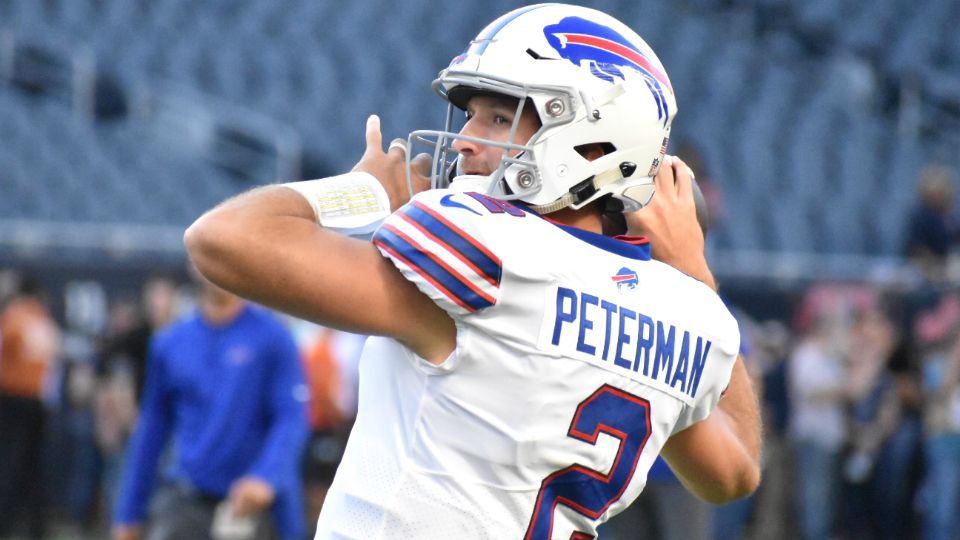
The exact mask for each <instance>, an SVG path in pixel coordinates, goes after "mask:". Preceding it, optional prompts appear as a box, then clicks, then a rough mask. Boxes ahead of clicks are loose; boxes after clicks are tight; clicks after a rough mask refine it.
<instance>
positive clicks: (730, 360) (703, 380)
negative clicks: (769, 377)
mask: <svg viewBox="0 0 960 540" xmlns="http://www.w3.org/2000/svg"><path fill="white" fill-rule="evenodd" d="M720 311H722V312H723V313H722V314H720V315H719V317H720V319H721V321H722V322H721V323H720V324H719V325H718V326H719V328H720V332H719V335H718V336H717V337H716V338H715V339H713V340H711V344H710V351H709V352H708V353H707V360H706V362H705V366H704V370H703V372H702V373H701V375H700V380H699V381H698V382H699V386H700V391H699V392H698V393H697V397H696V399H695V400H694V401H693V403H692V404H690V405H687V406H686V407H684V410H683V412H682V413H681V415H680V418H679V419H678V420H677V423H676V425H675V426H674V429H673V433H678V432H680V431H683V430H685V429H687V428H688V427H690V426H692V425H693V424H695V423H697V422H699V421H701V420H704V419H705V418H707V416H709V415H710V413H711V412H712V411H713V409H715V408H716V406H717V404H718V403H719V402H720V399H721V398H722V397H723V393H724V392H725V391H726V389H727V386H728V385H729V384H730V375H731V374H732V373H733V365H734V363H735V362H736V361H737V356H738V355H739V351H740V331H739V328H738V326H737V321H736V319H734V318H733V315H731V314H730V312H729V311H727V310H726V309H725V308H723V309H722V310H720Z"/></svg>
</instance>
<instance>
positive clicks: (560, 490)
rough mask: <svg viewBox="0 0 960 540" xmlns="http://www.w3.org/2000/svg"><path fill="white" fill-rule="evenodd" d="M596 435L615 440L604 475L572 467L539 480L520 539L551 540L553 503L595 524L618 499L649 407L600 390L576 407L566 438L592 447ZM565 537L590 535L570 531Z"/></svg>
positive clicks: (644, 433) (643, 437)
mask: <svg viewBox="0 0 960 540" xmlns="http://www.w3.org/2000/svg"><path fill="white" fill-rule="evenodd" d="M600 432H603V433H606V434H607V435H610V436H611V437H616V438H617V439H619V440H620V448H619V449H618V450H617V455H616V457H615V458H614V459H613V466H612V467H610V472H609V474H606V475H604V474H601V473H599V472H597V471H595V470H593V469H588V468H587V467H584V466H582V465H577V464H574V465H571V466H569V467H566V468H563V469H560V470H558V471H555V472H553V473H552V474H550V476H548V477H546V478H544V479H543V482H542V483H541V484H540V493H539V494H538V495H537V502H536V504H535V505H534V507H533V517H532V518H530V525H529V526H528V527H527V534H526V536H525V537H524V539H525V540H549V539H550V538H551V534H552V532H553V516H554V512H555V510H556V507H557V505H558V504H562V505H564V506H567V507H569V508H571V509H573V510H574V511H576V512H578V513H580V514H583V515H585V516H587V517H589V518H590V519H597V518H599V517H600V516H601V515H602V514H603V513H604V512H606V511H607V508H609V507H610V505H611V504H613V503H614V502H616V501H617V500H618V499H620V496H621V495H623V490H624V489H626V487H627V484H628V483H629V482H630V479H631V478H633V472H634V470H635V469H636V468H637V461H638V460H639V459H640V452H641V451H642V450H643V447H644V445H645V444H646V443H647V439H648V438H649V437H650V402H649V401H647V400H645V399H643V398H639V397H637V396H634V395H632V394H628V393H627V392H624V391H623V390H620V389H618V388H614V387H612V386H609V385H603V386H601V387H600V388H598V389H597V391H596V392H594V393H593V394H591V395H590V397H588V398H587V399H585V400H583V401H582V402H581V403H580V405H579V406H578V407H577V412H576V414H574V416H573V422H571V423H570V430H569V431H568V432H567V436H569V437H573V438H575V439H580V440H581V441H585V442H588V443H590V444H597V436H599V435H600ZM570 538H571V539H575V540H580V539H586V538H592V536H591V535H587V534H585V533H581V532H575V533H573V535H572V536H571V537H570Z"/></svg>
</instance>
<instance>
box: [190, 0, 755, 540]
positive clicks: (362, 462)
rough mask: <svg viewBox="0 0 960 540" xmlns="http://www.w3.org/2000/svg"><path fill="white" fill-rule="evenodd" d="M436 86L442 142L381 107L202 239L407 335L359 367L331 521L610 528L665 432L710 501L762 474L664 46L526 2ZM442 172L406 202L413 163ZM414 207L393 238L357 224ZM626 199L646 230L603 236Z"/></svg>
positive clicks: (483, 531) (201, 253) (219, 268)
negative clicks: (335, 156)
mask: <svg viewBox="0 0 960 540" xmlns="http://www.w3.org/2000/svg"><path fill="white" fill-rule="evenodd" d="M434 89H435V90H436V91H437V92H438V93H439V94H440V95H441V96H442V97H443V98H444V99H446V100H447V102H448V104H449V105H448V106H449V111H450V112H449V114H448V125H447V128H446V129H444V130H439V131H417V132H414V133H413V134H411V136H410V139H409V142H411V143H412V142H416V141H429V142H432V143H433V144H434V145H435V151H434V154H433V157H432V159H431V158H427V157H423V156H418V157H415V158H410V157H408V156H407V155H406V154H407V148H408V147H409V146H410V145H409V144H400V143H397V144H391V145H390V149H389V150H388V151H387V152H384V151H383V147H382V142H381V139H380V126H379V119H378V118H377V117H375V116H373V117H371V118H370V119H368V123H367V136H366V137H367V141H366V142H367V150H366V152H365V154H364V156H363V157H362V159H361V160H360V162H359V163H358V164H357V166H356V167H355V168H354V170H353V171H352V172H350V173H347V174H345V175H341V176H339V177H334V178H332V179H322V180H316V181H310V182H298V183H293V184H286V185H283V186H270V187H265V188H259V189H257V190H254V191H252V192H249V193H246V194H243V195H241V196H239V197H236V198H234V199H231V200H228V201H226V202H225V203H223V204H221V205H220V206H218V207H216V208H215V209H213V210H211V211H210V212H208V213H207V214H205V215H204V216H203V217H201V218H200V219H199V220H197V222H196V223H194V224H193V225H192V226H191V227H190V229H189V230H188V231H187V234H186V236H185V241H186V244H187V247H188V250H189V252H190V255H191V257H192V258H193V260H194V262H195V263H196V264H197V266H198V268H199V269H200V270H201V271H202V272H203V273H204V274H205V275H207V276H208V277H209V278H210V279H211V280H213V281H214V282H216V283H218V284H220V285H221V286H223V287H225V288H227V289H229V290H232V291H235V292H237V293H238V294H241V295H243V296H246V297H248V298H251V299H254V300H256V301H259V302H262V303H265V304H267V305H270V306H272V307H275V308H277V309H281V310H284V311H287V312H289V313H291V314H294V315H296V316H300V317H303V318H307V319H311V320H314V321H317V322H319V323H320V324H324V325H328V326H333V327H337V328H341V329H344V330H347V331H353V332H360V333H367V334H374V335H380V336H388V337H390V338H392V339H393V340H395V341H396V342H397V343H399V344H400V353H399V354H398V353H397V351H396V350H395V349H390V350H387V351H384V353H383V354H382V355H378V354H376V353H377V351H376V350H374V351H367V352H366V353H365V356H366V357H367V358H368V359H369V358H377V357H380V358H382V359H384V361H382V362H370V361H366V362H363V363H362V365H361V368H360V369H361V373H360V404H359V411H358V417H357V421H356V424H355V426H354V430H353V432H352V434H351V436H350V441H349V443H348V446H347V450H346V453H345V456H344V459H343V461H342V463H341V465H340V467H339V469H338V472H337V476H336V478H335V480H334V484H333V486H332V487H331V490H330V493H329V494H328V497H327V500H326V503H325V506H324V508H323V510H322V512H321V516H320V520H319V524H318V532H317V537H318V538H328V537H336V538H365V539H366V538H395V537H402V538H408V537H409V538H488V537H489V538H521V537H522V538H528V539H546V538H563V539H569V538H592V537H595V536H596V528H597V526H598V525H599V524H600V523H602V522H604V521H605V520H606V519H608V518H609V517H610V516H612V515H613V514H615V513H617V512H619V511H621V510H622V509H623V508H625V507H626V506H627V505H629V503H630V502H631V501H632V500H633V499H635V498H636V496H637V495H638V494H639V493H640V491H641V490H642V489H643V486H644V482H645V478H646V472H647V470H648V468H649V467H650V465H651V464H652V462H653V460H654V459H655V458H656V456H657V455H658V454H661V453H662V454H663V455H664V457H665V458H666V459H667V460H668V461H669V463H670V464H671V466H672V467H673V468H674V470H675V471H676V472H677V473H678V475H679V476H680V478H681V479H682V481H683V482H684V483H685V485H687V486H688V487H689V488H690V489H691V490H693V491H694V492H695V493H697V494H698V495H700V496H701V497H703V498H705V499H707V500H710V501H713V502H724V501H728V500H732V499H734V498H737V497H740V496H744V495H746V494H748V493H750V492H752V491H753V490H754V489H755V488H756V486H757V484H758V483H759V477H760V472H759V470H760V469H759V464H758V462H759V450H760V420H759V415H758V412H757V404H756V396H755V395H754V394H753V391H752V389H751V387H750V384H749V380H748V378H747V374H746V371H745V369H744V367H743V364H742V361H740V360H738V359H737V350H738V345H739V332H738V329H737V325H736V322H735V321H734V319H733V317H732V316H731V315H730V313H729V312H728V311H727V309H726V308H725V307H724V305H723V303H722V302H721V301H720V299H719V298H718V296H717V294H716V292H715V284H714V281H713V277H712V275H711V274H710V271H709V268H708V267H707V264H706V260H705V258H704V254H703V233H702V232H701V230H700V227H699V225H698V223H697V219H696V212H695V209H694V207H695V205H694V198H693V189H692V178H691V173H690V171H689V169H688V168H687V167H686V166H685V165H684V164H683V163H682V162H680V161H679V160H671V159H669V158H668V157H667V156H666V155H665V152H666V146H667V141H668V138H669V132H670V124H671V121H672V119H673V117H674V115H675V114H676V103H675V98H674V94H673V88H672V87H671V85H670V81H669V79H668V78H667V75H666V72H665V70H664V69H663V66H662V65H661V63H660V61H659V59H658V58H657V57H656V55H655V54H654V52H653V51H652V50H651V49H650V47H649V46H648V45H647V44H646V43H645V42H644V41H643V40H642V39H641V38H640V37H639V36H638V35H637V34H636V33H634V32H633V31H632V30H630V29H629V28H628V27H627V26H625V25H624V24H622V23H621V22H619V21H617V20H616V19H614V18H612V17H610V16H608V15H606V14H604V13H602V12H599V11H595V10H592V9H588V8H583V7H577V6H569V5H562V4H540V5H535V6H527V7H524V8H520V9H517V10H515V11H512V12H510V13H507V14H506V15H504V16H502V17H501V18H499V19H497V20H496V21H494V22H493V23H491V24H490V25H488V26H487V27H486V28H485V29H484V30H483V31H481V33H480V34H479V35H478V36H477V37H476V38H475V39H474V40H472V41H471V42H470V44H469V45H468V47H467V49H466V50H465V51H464V52H463V53H462V54H460V55H458V56H457V57H456V58H454V59H453V61H452V62H451V64H450V66H449V67H448V68H447V69H446V70H444V71H443V72H441V74H440V76H439V78H438V79H437V80H436V81H435V82H434ZM457 109H460V110H463V111H465V113H466V117H465V123H464V124H463V125H462V127H461V128H460V129H459V130H458V131H454V130H453V128H452V127H453V118H454V112H455V111H456V110H457ZM428 176H429V179H430V181H431V182H432V183H433V185H434V186H436V187H437V189H432V190H428V191H424V192H422V193H418V194H417V195H415V196H413V198H412V199H411V200H410V201H409V202H406V199H407V198H409V197H410V194H409V192H405V190H402V189H397V185H398V184H399V180H398V179H409V181H410V185H411V186H416V189H419V188H420V187H422V186H423V184H425V183H426V181H427V178H428ZM451 177H452V178H453V185H452V186H451V187H452V189H446V188H444V187H443V186H444V185H445V184H446V183H447V182H448V180H449V179H450V178H451ZM384 186H386V187H384ZM416 189H410V190H409V191H411V192H412V191H415V190H416ZM654 190H656V191H657V196H656V197H655V198H653V202H651V197H652V195H653V192H654ZM402 203H406V204H403V206H402V207H400V208H399V209H397V210H396V212H394V213H393V214H391V215H389V217H387V218H386V220H385V221H384V222H383V224H382V225H381V226H380V227H379V228H378V229H377V230H376V233H375V234H374V242H373V243H372V244H371V243H369V242H364V241H361V240H357V239H354V238H348V237H346V236H344V235H341V234H338V232H358V231H361V232H362V231H363V230H366V229H368V228H369V224H370V223H371V222H374V221H376V220H375V219H372V218H371V216H373V217H379V216H382V215H383V214H386V213H388V210H389V209H396V208H397V207H398V206H400V204H402ZM648 203H649V204H648ZM644 206H646V208H644V209H643V210H641V211H639V212H638V211H637V210H638V209H640V208H641V207H644ZM611 211H622V212H625V216H626V220H627V225H628V226H629V229H630V231H632V232H636V231H643V232H644V233H645V234H646V236H647V239H648V240H649V241H648V240H645V239H643V238H638V237H617V238H611V237H609V236H604V235H603V234H602V232H603V225H604V216H605V215H606V214H608V213H609V212H611ZM664 263H668V264H664ZM384 343H385V342H384V341H382V340H377V341H375V342H373V343H372V346H373V347H374V348H376V347H379V346H383V344H384ZM388 359H389V360H388ZM722 395H723V396H725V397H723V399H722V400H721V396H722Z"/></svg>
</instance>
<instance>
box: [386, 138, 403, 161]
mask: <svg viewBox="0 0 960 540" xmlns="http://www.w3.org/2000/svg"><path fill="white" fill-rule="evenodd" d="M387 153H388V154H395V155H398V156H400V157H401V158H402V159H404V160H406V159H407V140H406V139H400V138H397V139H394V140H392V141H390V146H388V147H387Z"/></svg>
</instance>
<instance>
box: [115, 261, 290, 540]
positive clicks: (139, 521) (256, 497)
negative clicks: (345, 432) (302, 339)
mask: <svg viewBox="0 0 960 540" xmlns="http://www.w3.org/2000/svg"><path fill="white" fill-rule="evenodd" d="M195 277H196V278H197V280H198V284H199V286H200V293H199V299H198V307H197V309H196V311H195V312H194V313H191V314H190V315H188V316H187V317H185V318H184V319H182V320H180V321H178V322H177V323H175V324H173V325H171V326H170V327H169V328H167V329H165V330H163V331H162V332H160V333H159V334H157V336H155V337H154V339H153V341H152V342H151V345H150V353H149V355H148V362H147V364H148V374H147V380H146V384H145V389H144V396H143V399H142V401H141V407H140V417H139V420H138V422H137V427H136V429H135V431H134V434H133V436H132V438H131V440H130V445H129V447H128V450H127V456H126V463H125V467H124V474H123V479H122V481H121V487H120V491H119V494H118V496H117V505H116V509H115V515H114V537H115V538H116V539H117V540H130V539H135V538H139V537H140V536H141V533H142V526H143V525H144V524H147V525H148V528H147V538H148V539H150V540H163V539H169V540H174V539H184V538H221V537H223V536H222V535H223V534H225V533H226V532H233V533H237V534H239V532H243V533H245V535H241V536H231V538H238V537H239V538H250V539H252V538H257V539H261V538H278V537H279V538H283V539H299V538H302V537H303V535H304V531H305V527H304V523H303V513H302V512H303V505H302V493H301V491H302V487H301V481H300V476H299V465H300V459H301V453H302V449H303V446H304V443H305V442H306V438H307V419H306V405H305V403H304V402H305V400H306V399H307V390H306V385H305V382H304V374H303V368H302V365H301V362H300V356H299V351H298V349H297V346H296V344H295V342H294V340H293V336H292V335H291V334H290V332H289V330H288V329H287V328H286V327H285V326H283V324H282V323H281V322H280V320H279V319H278V318H277V317H276V316H275V315H273V314H272V313H269V312H268V311H266V310H264V309H263V308H260V307H257V306H254V305H252V304H250V303H247V302H245V301H243V300H241V299H240V298H238V297H236V296H234V295H232V294H230V293H228V292H226V291H224V290H222V289H220V288H218V287H216V286H215V285H213V284H212V283H210V282H208V281H206V280H204V279H203V278H202V277H200V276H199V275H198V274H195ZM170 439H172V440H173V442H174V447H173V449H172V450H173V452H172V456H171V459H170V460H169V461H170V465H169V468H168V470H167V471H166V474H164V475H163V480H164V482H163V486H162V487H161V488H160V489H159V490H158V491H157V493H156V495H155V500H154V501H152V502H153V504H152V506H151V508H152V510H153V511H152V513H151V515H150V517H149V519H148V516H147V507H148V502H151V501H150V500H151V498H152V497H151V496H152V495H153V494H154V483H155V481H154V479H155V476H156V471H157V468H158V464H159V463H160V461H161V457H162V455H163V451H164V448H165V447H166V443H167V441H168V440H170Z"/></svg>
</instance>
